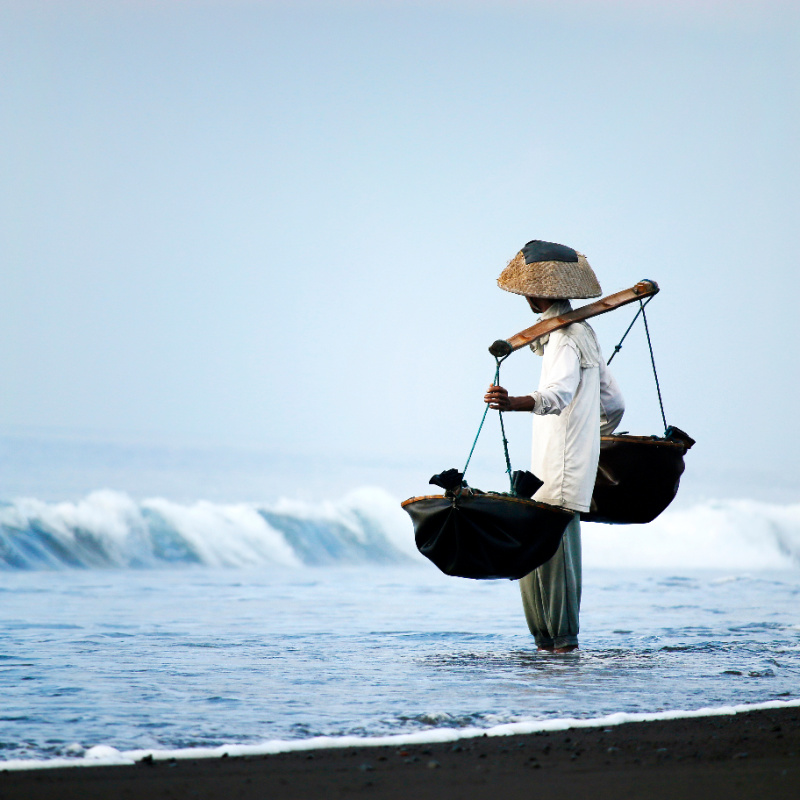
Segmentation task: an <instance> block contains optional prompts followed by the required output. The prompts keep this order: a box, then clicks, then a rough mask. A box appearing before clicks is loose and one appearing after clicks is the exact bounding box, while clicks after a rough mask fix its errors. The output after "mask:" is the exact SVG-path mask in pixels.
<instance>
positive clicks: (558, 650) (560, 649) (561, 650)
mask: <svg viewBox="0 0 800 800" xmlns="http://www.w3.org/2000/svg"><path fill="white" fill-rule="evenodd" d="M577 649H578V645H576V644H568V645H567V646H566V647H556V649H555V650H551V651H550V652H551V653H571V652H572V651H573V650H577Z"/></svg>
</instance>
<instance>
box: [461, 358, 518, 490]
mask: <svg viewBox="0 0 800 800" xmlns="http://www.w3.org/2000/svg"><path fill="white" fill-rule="evenodd" d="M507 358H508V356H503V357H502V358H497V357H495V361H496V362H497V366H496V367H495V371H494V379H493V380H492V386H499V385H500V364H502V363H503V361H505V360H506V359H507ZM488 413H489V404H488V403H487V404H486V408H484V410H483V416H482V417H481V424H480V425H479V426H478V432H477V433H476V434H475V441H474V442H473V443H472V447H471V448H470V451H469V455H468V456H467V463H466V464H464V469H463V470H461V474H462V475H464V476H466V474H467V467H468V466H469V462H470V461H471V460H472V454H473V453H474V452H475V445H476V444H478V438H479V437H480V435H481V431H482V430H483V423H484V422H486V415H487V414H488ZM499 415H500V433H501V435H502V437H503V453H504V454H505V457H506V473H507V474H508V481H509V485H511V459H510V458H509V456H508V439H506V428H505V425H504V424H503V412H502V411H500V412H499ZM511 488H512V490H513V485H511Z"/></svg>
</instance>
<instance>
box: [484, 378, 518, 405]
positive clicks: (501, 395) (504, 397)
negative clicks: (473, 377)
mask: <svg viewBox="0 0 800 800" xmlns="http://www.w3.org/2000/svg"><path fill="white" fill-rule="evenodd" d="M483 399H484V402H486V403H488V404H489V408H495V409H497V410H498V411H511V398H510V397H509V396H508V392H507V391H506V390H505V389H504V388H503V387H502V386H495V385H494V384H492V385H491V386H490V387H489V388H488V389H487V391H486V394H485V395H484V398H483Z"/></svg>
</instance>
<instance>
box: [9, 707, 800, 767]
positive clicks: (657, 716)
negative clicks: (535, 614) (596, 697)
mask: <svg viewBox="0 0 800 800" xmlns="http://www.w3.org/2000/svg"><path fill="white" fill-rule="evenodd" d="M798 707H800V700H770V701H767V702H765V703H753V704H749V705H748V704H740V705H726V706H717V707H710V708H698V709H695V710H693V711H682V710H678V709H676V710H673V711H657V712H653V713H626V712H622V711H619V712H616V713H614V714H607V715H606V716H603V717H594V718H592V719H575V718H571V717H568V718H564V719H546V720H526V721H522V722H511V723H505V724H502V725H495V726H494V727H490V728H432V729H430V730H426V731H416V732H414V733H403V734H396V735H391V736H365V737H359V736H316V737H314V738H310V739H289V740H274V741H268V742H262V743H260V744H254V745H241V744H223V745H219V746H218V747H186V748H181V749H177V750H126V751H124V752H120V751H119V750H117V749H116V748H115V747H111V746H110V745H95V746H94V747H91V748H89V750H87V751H86V754H85V755H84V756H83V757H82V758H54V759H48V760H42V759H15V760H10V761H4V762H2V769H4V770H24V769H47V768H53V767H98V766H120V765H125V764H128V765H130V764H135V763H136V762H137V761H140V760H141V759H143V758H152V759H153V760H154V761H167V760H172V759H175V760H178V759H196V758H222V757H233V756H264V755H275V754H277V753H292V752H298V751H307V750H322V749H332V748H346V747H387V746H388V747H397V746H402V745H412V744H435V743H438V742H453V741H457V740H459V739H474V738H477V737H480V736H515V735H520V734H530V733H538V732H541V731H565V730H571V729H574V728H608V727H612V726H615V725H624V724H625V723H628V722H658V721H660V720H673V719H694V718H698V717H723V716H733V715H735V714H744V713H747V712H748V711H762V710H769V709H781V708H798Z"/></svg>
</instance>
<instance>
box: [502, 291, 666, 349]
mask: <svg viewBox="0 0 800 800" xmlns="http://www.w3.org/2000/svg"><path fill="white" fill-rule="evenodd" d="M654 294H658V284H657V283H656V282H655V281H648V280H643V281H639V283H637V284H636V285H635V286H632V287H631V288H630V289H624V290H623V291H621V292H616V293H615V294H610V295H609V296H608V297H603V298H602V299H601V300H597V301H595V302H594V303H589V304H588V305H585V306H581V307H580V308H576V309H574V310H573V311H568V312H567V313H566V314H562V315H561V316H559V317H552V318H551V319H545V320H542V321H541V322H537V323H536V324H535V325H531V327H530V328H525V330H524V331H520V332H519V333H515V334H514V335H513V336H511V337H509V338H508V339H498V340H497V341H496V342H494V343H493V344H492V346H491V347H490V348H489V352H490V353H491V354H492V355H493V356H495V357H496V358H503V356H507V355H510V354H511V353H513V352H514V351H515V350H519V349H520V347H525V345H526V344H530V343H531V342H533V341H535V340H536V339H538V338H539V337H540V336H544V335H545V334H546V333H552V332H553V331H557V330H558V329H559V328H566V327H567V325H571V324H572V323H573V322H578V321H580V320H582V319H589V317H596V316H598V315H600V314H605V313H606V312H607V311H613V310H614V309H615V308H619V307H620V306H626V305H628V303H633V302H634V301H636V300H643V299H644V298H645V297H652V296H653V295H654Z"/></svg>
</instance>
